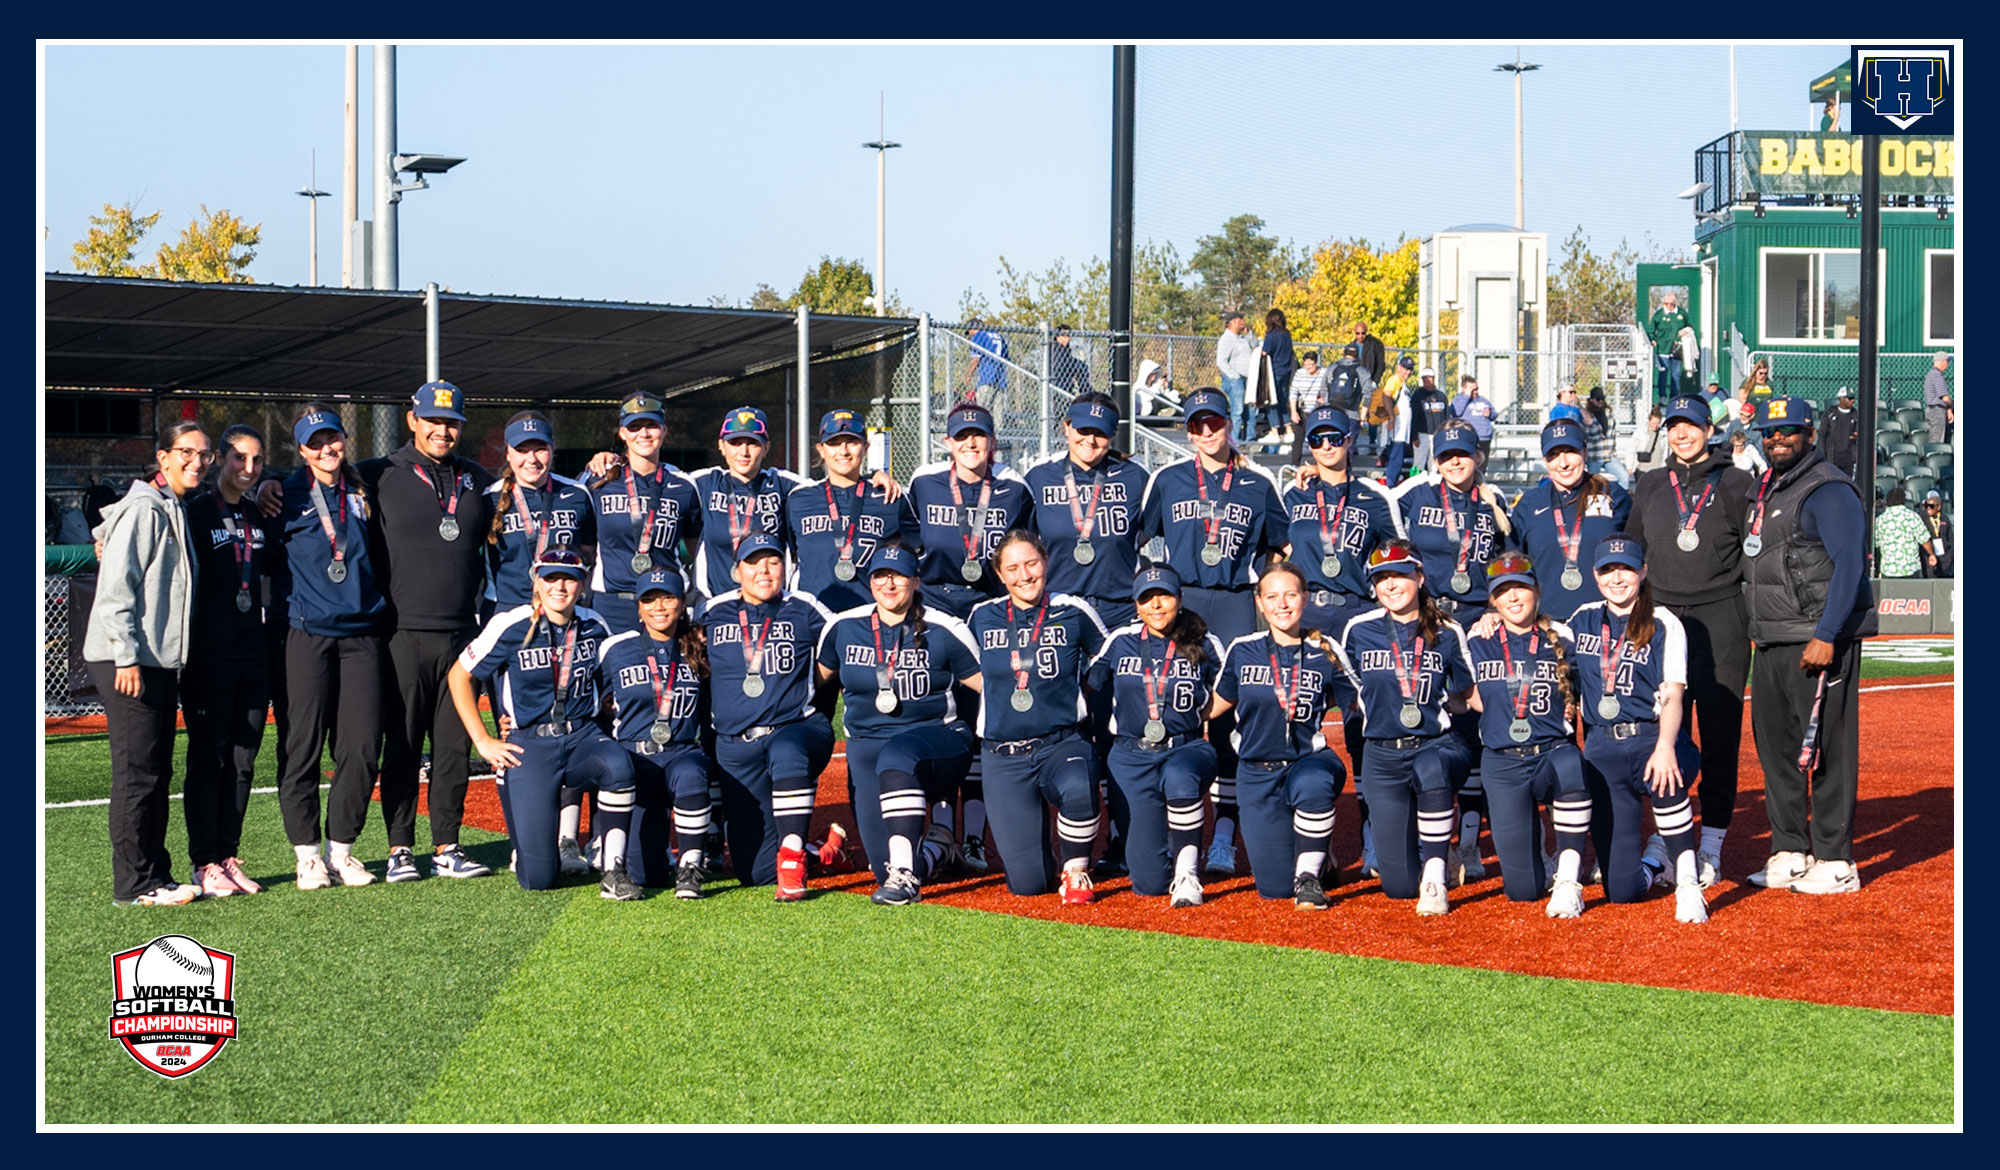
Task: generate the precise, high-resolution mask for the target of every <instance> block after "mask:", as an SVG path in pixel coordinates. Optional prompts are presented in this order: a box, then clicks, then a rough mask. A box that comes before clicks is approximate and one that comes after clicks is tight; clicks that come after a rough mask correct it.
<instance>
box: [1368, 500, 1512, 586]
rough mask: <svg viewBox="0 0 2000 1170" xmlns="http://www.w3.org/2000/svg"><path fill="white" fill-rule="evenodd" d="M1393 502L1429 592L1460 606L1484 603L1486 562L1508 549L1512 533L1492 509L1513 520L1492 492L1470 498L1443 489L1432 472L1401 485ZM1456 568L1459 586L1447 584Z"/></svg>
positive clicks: (1505, 507)
mask: <svg viewBox="0 0 2000 1170" xmlns="http://www.w3.org/2000/svg"><path fill="white" fill-rule="evenodd" d="M1489 493H1491V494H1492V495H1493V496H1494V498H1493V499H1492V500H1490V501H1489V500H1488V499H1487V498H1486V497H1487V495H1488V494H1489ZM1396 505H1397V510H1398V511H1399V512H1401V513H1402V516H1403V531H1404V532H1406V533H1407V534H1408V535H1409V538H1410V543H1411V544H1412V545H1415V546H1416V549H1417V555H1418V556H1419V557H1420V558H1421V559H1422V560H1423V562H1424V583H1425V584H1426V585H1427V586H1429V588H1430V591H1431V595H1432V596H1434V597H1449V598H1451V599H1452V600H1454V601H1458V602H1460V603H1463V604H1466V605H1485V604H1486V565H1487V562H1489V561H1491V560H1492V559H1493V558H1494V557H1496V556H1498V555H1500V553H1501V552H1503V551H1504V550H1506V549H1509V548H1512V547H1514V539H1513V537H1512V535H1511V534H1510V533H1509V532H1508V531H1507V530H1506V529H1503V528H1502V526H1501V525H1500V523H1499V522H1498V521H1497V520H1496V519H1495V515H1496V509H1497V510H1498V512H1499V513H1500V514H1505V515H1507V518H1508V520H1509V521H1510V523H1511V521H1512V519H1513V516H1512V514H1511V513H1508V512H1507V505H1506V504H1505V503H1503V502H1501V501H1500V500H1499V498H1498V493H1497V492H1493V491H1492V489H1491V488H1482V490H1481V491H1480V493H1479V495H1478V497H1477V498H1475V497H1474V496H1472V495H1471V494H1468V493H1466V492H1461V491H1455V490H1453V489H1451V488H1448V487H1446V486H1445V484H1444V481H1443V480H1441V479H1439V478H1437V477H1436V476H1434V475H1432V476H1425V477H1423V478H1421V479H1413V480H1411V481H1409V482H1408V483H1406V484H1404V485H1403V486H1402V488H1401V489H1399V491H1398V494H1397V500H1396ZM1468 519H1469V520H1470V522H1471V523H1470V527H1468V526H1467V521H1468ZM1467 533H1470V537H1469V538H1468V536H1467ZM1460 572H1463V573H1464V574H1465V575H1466V578H1467V579H1468V584H1467V587H1466V588H1464V589H1458V588H1454V587H1453V585H1452V577H1453V575H1455V574H1457V573H1460Z"/></svg>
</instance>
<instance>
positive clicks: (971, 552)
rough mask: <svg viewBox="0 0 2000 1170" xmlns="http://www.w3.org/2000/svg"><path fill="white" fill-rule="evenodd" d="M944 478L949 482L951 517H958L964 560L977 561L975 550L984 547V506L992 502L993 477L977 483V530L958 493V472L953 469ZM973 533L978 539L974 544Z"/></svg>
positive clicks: (977, 556)
mask: <svg viewBox="0 0 2000 1170" xmlns="http://www.w3.org/2000/svg"><path fill="white" fill-rule="evenodd" d="M945 478H946V479H947V480H949V481H951V507H952V515H954V516H956V517H958V535H959V537H960V538H961V539H963V540H964V541H965V559H966V560H968V561H976V560H978V559H979V553H978V552H977V551H975V549H976V548H978V549H983V548H985V547H986V506H987V505H988V504H990V503H992V502H993V477H992V476H990V475H989V476H987V477H986V478H984V479H982V480H980V481H979V508H978V512H979V527H978V528H977V529H975V528H974V527H973V525H972V517H971V515H970V514H968V513H967V511H966V507H965V497H964V496H961V495H960V494H959V492H958V471H957V470H956V469H954V470H953V471H952V472H951V474H950V475H947V476H946V477H945ZM975 533H976V534H977V537H978V539H977V541H976V542H975V541H974V534H975Z"/></svg>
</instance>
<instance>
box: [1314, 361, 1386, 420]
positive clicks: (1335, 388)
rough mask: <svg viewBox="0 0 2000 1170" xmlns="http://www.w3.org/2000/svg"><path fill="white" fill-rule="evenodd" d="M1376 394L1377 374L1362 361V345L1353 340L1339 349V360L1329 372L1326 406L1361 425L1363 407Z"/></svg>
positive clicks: (1327, 375) (1330, 367)
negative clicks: (1369, 369)
mask: <svg viewBox="0 0 2000 1170" xmlns="http://www.w3.org/2000/svg"><path fill="white" fill-rule="evenodd" d="M1374 395H1375V375H1373V374H1371V373H1369V372H1368V367H1367V366H1364V365H1362V364H1361V347H1360V346H1359V345H1357V344H1354V343H1352V342H1350V343H1349V344H1348V345H1347V346H1346V348H1344V349H1342V350H1341V351H1340V360H1339V361H1337V362H1335V363H1333V365H1331V366H1329V367H1328V368H1327V371H1326V405H1328V406H1331V407H1333V408H1334V409H1336V410H1339V411H1342V412H1344V413H1345V414H1346V415H1347V418H1348V421H1349V422H1352V423H1356V424H1359V423H1360V422H1361V411H1362V408H1363V407H1365V406H1367V405H1368V404H1369V403H1370V402H1371V401H1372V399H1373V398H1374Z"/></svg>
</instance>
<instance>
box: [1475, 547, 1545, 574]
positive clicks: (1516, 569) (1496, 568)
mask: <svg viewBox="0 0 2000 1170" xmlns="http://www.w3.org/2000/svg"><path fill="white" fill-rule="evenodd" d="M1513 573H1522V574H1526V575H1528V576H1531V577H1532V576H1534V573H1535V566H1534V562H1532V561H1530V560H1529V559H1528V558H1527V556H1526V555H1525V554H1522V553H1517V552H1510V553H1501V554H1500V555H1499V556H1497V557H1494V558H1493V560H1492V562H1491V563H1490V564H1488V565H1487V566H1486V575H1487V576H1488V577H1504V576H1507V575H1508V574H1513Z"/></svg>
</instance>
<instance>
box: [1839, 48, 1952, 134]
mask: <svg viewBox="0 0 2000 1170" xmlns="http://www.w3.org/2000/svg"><path fill="white" fill-rule="evenodd" d="M1951 66H1952V51H1951V49H1950V48H1947V47H1938V48H1932V47H1928V46H1919V47H1910V48H1901V49H1887V50H1876V49H1864V48H1861V47H1858V46H1857V47H1856V48H1855V50H1854V59H1853V66H1852V75H1853V85H1854V91H1853V92H1854V132H1855V133H1857V134H1877V133H1895V132H1897V131H1907V130H1909V129H1911V128H1912V127H1914V126H1916V125H1917V124H1918V123H1919V122H1921V123H1923V129H1922V131H1921V133H1925V134H1936V135H1945V134H1951V133H1952V132H1953V131H1954V129H1955V125H1954V123H1955V119H1954V117H1953V108H1952V107H1953V104H1954V103H1953V101H1952V76H1951V72H1952V69H1951Z"/></svg>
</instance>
